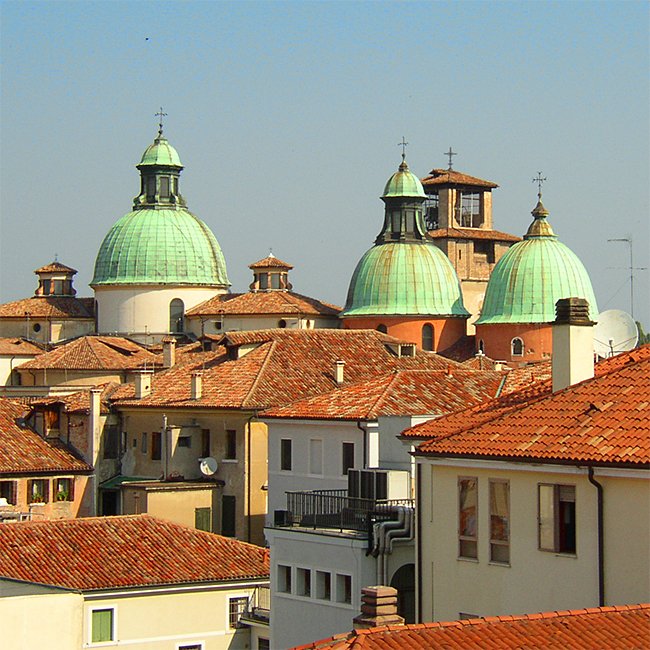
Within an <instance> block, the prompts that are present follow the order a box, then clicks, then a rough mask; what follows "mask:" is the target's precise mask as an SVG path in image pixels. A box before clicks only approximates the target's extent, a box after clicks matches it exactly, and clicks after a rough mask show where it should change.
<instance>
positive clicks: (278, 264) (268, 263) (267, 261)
mask: <svg viewBox="0 0 650 650" xmlns="http://www.w3.org/2000/svg"><path fill="white" fill-rule="evenodd" d="M270 267H275V268H278V269H292V268H293V266H291V264H288V263H287V262H283V261H282V260H281V259H278V258H277V257H276V256H275V255H273V254H271V255H267V256H266V257H265V258H264V259H262V260H258V261H257V262H253V263H252V264H249V265H248V268H249V269H268V268H270Z"/></svg>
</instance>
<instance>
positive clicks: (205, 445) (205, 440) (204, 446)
mask: <svg viewBox="0 0 650 650" xmlns="http://www.w3.org/2000/svg"><path fill="white" fill-rule="evenodd" d="M209 455H210V429H201V456H202V457H203V458H207V457H208V456H209Z"/></svg>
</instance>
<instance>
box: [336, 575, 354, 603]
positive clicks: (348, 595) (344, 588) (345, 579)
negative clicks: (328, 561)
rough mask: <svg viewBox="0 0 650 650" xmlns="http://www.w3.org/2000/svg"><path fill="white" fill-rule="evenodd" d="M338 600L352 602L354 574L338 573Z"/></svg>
mask: <svg viewBox="0 0 650 650" xmlns="http://www.w3.org/2000/svg"><path fill="white" fill-rule="evenodd" d="M336 602H337V603H351V602H352V576H348V575H345V574H343V573H337V574H336Z"/></svg>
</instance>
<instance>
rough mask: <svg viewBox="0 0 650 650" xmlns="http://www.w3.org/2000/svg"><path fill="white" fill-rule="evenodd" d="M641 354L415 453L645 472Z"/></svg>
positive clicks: (646, 379) (646, 413) (645, 379)
mask: <svg viewBox="0 0 650 650" xmlns="http://www.w3.org/2000/svg"><path fill="white" fill-rule="evenodd" d="M646 347H647V348H648V349H649V350H650V346H646ZM645 357H646V358H644V359H641V360H638V361H636V362H634V361H632V362H631V363H628V364H627V365H624V366H623V367H619V368H617V369H614V370H611V371H610V372H604V374H600V376H597V377H595V378H593V379H589V380H586V381H583V382H581V383H579V384H576V385H574V386H570V387H568V388H565V389H564V390H561V391H558V392H556V393H550V394H549V393H548V389H547V394H546V395H544V396H542V397H541V398H535V397H533V398H531V399H530V400H528V402H526V401H524V402H523V403H522V404H520V405H519V406H517V407H516V408H514V409H511V410H509V411H507V412H505V413H504V412H503V411H502V412H501V413H498V412H497V413H496V417H495V412H493V413H492V414H491V415H492V418H490V419H488V420H487V421H485V422H484V423H483V424H479V425H477V426H473V427H472V428H465V429H464V430H462V431H460V432H457V433H451V434H449V435H447V436H442V437H436V438H434V439H432V440H429V441H428V442H424V443H422V444H421V445H420V446H419V447H418V450H417V452H416V453H417V454H421V455H435V456H454V457H471V458H507V459H510V460H524V461H526V460H534V461H546V462H560V463H571V464H573V463H593V464H597V465H618V466H621V465H622V466H635V467H650V436H648V430H649V429H650V355H648V354H646V355H645ZM599 372H601V373H602V372H603V371H602V369H601V370H600V371H599ZM518 395H519V396H521V394H520V393H519V394H518V393H514V394H511V395H510V396H509V397H510V398H511V399H516V398H517V396H518ZM421 432H422V431H421Z"/></svg>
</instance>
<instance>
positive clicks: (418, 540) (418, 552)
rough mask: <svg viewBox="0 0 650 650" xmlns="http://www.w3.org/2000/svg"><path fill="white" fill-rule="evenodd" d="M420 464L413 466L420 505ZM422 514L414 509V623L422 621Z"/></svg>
mask: <svg viewBox="0 0 650 650" xmlns="http://www.w3.org/2000/svg"><path fill="white" fill-rule="evenodd" d="M421 494H422V464H421V463H416V464H415V503H416V504H421V503H422V497H421ZM421 514H422V513H418V508H417V507H416V509H415V511H414V513H413V516H414V517H415V530H416V537H415V558H416V564H417V566H416V583H417V587H416V588H417V591H416V596H417V602H416V608H415V615H416V620H415V622H416V623H420V622H421V621H422V525H421V523H420V522H421V520H422V517H421ZM431 581H432V582H433V576H431Z"/></svg>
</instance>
